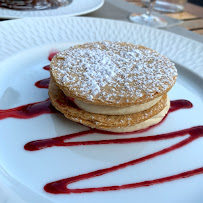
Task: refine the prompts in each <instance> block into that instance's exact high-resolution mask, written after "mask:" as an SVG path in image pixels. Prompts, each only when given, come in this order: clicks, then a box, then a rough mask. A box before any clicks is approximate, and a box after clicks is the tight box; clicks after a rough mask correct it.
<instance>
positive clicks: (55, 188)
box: [0, 53, 203, 194]
mask: <svg viewBox="0 0 203 203" xmlns="http://www.w3.org/2000/svg"><path fill="white" fill-rule="evenodd" d="M54 55H55V53H51V54H50V56H49V60H51V59H52V57H53V56H54ZM43 69H45V70H49V66H45V67H44V68H43ZM48 82H49V78H47V79H44V80H40V81H38V82H36V83H35V86H36V87H38V88H48ZM68 100H69V99H68V98H67V101H68ZM67 103H68V105H69V102H67ZM70 105H72V104H71V102H70ZM187 108H192V103H191V102H189V101H187V100H175V101H171V106H170V110H169V113H171V112H174V111H177V110H179V109H187ZM55 112H57V111H56V110H55V109H54V107H53V106H52V105H51V103H50V101H49V99H47V100H45V101H42V102H36V103H31V104H27V105H23V106H19V107H16V108H13V109H8V110H0V119H5V118H9V117H13V118H18V119H19V118H20V119H29V118H33V117H36V116H40V115H42V114H47V113H55ZM165 118H166V117H165ZM164 120H165V119H164ZM159 124H160V123H159ZM153 127H154V126H153ZM151 128H152V127H149V128H148V129H146V130H149V129H151ZM146 130H144V131H146ZM140 132H143V130H141V131H137V132H131V133H111V132H106V131H101V130H96V129H90V130H86V131H82V132H78V133H73V134H69V135H65V136H60V137H55V138H50V139H44V140H36V141H32V142H29V143H27V144H26V145H25V146H24V148H25V150H28V151H36V150H41V149H44V148H47V147H53V146H66V147H73V146H81V145H104V144H128V143H138V142H154V141H159V140H167V139H172V138H176V137H182V136H185V135H188V134H189V137H187V138H186V139H184V140H182V141H180V142H178V143H176V144H174V145H172V146H170V147H167V148H165V149H162V150H160V151H157V152H155V153H152V154H149V155H147V156H144V157H141V158H138V159H135V160H131V161H129V162H125V163H122V164H119V165H116V166H112V167H109V168H105V169H100V170H96V171H93V172H90V173H85V174H81V175H78V176H73V177H69V178H65V179H62V180H58V181H55V182H52V183H48V184H46V185H45V187H44V190H45V191H46V192H49V193H53V194H70V193H86V192H96V191H97V192H98V191H110V190H122V189H130V188H138V187H146V186H151V185H155V184H160V183H164V182H169V181H173V180H177V179H181V178H186V177H190V176H194V175H198V174H201V173H203V167H201V168H197V169H194V170H190V171H186V172H183V173H179V174H175V175H171V176H167V177H163V178H158V179H154V180H146V181H143V182H137V183H130V184H125V185H119V186H118V185H113V186H107V187H95V188H80V189H69V188H67V186H68V185H69V184H71V183H74V182H78V181H81V180H85V179H90V178H93V177H96V176H101V175H104V174H107V173H112V172H114V171H117V170H120V169H123V168H126V167H128V166H132V165H136V164H139V163H141V162H144V161H147V160H150V159H153V158H155V157H158V156H161V155H163V154H166V153H169V152H171V151H174V150H177V149H179V148H181V147H183V146H185V145H187V144H189V143H191V142H192V141H194V140H196V139H198V138H200V137H203V126H196V127H192V128H188V129H183V130H180V131H176V132H171V133H166V134H160V135H154V136H147V137H134V138H124V139H111V140H97V141H78V142H71V141H70V142H65V141H67V140H71V139H72V138H75V137H80V136H85V135H89V134H92V133H100V134H108V135H126V134H135V133H140Z"/></svg>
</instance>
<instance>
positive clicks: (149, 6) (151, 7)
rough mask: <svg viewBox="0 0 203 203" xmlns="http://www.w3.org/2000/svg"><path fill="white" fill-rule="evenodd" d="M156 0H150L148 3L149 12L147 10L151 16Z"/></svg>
mask: <svg viewBox="0 0 203 203" xmlns="http://www.w3.org/2000/svg"><path fill="white" fill-rule="evenodd" d="M154 2H155V0H149V5H148V8H147V12H146V14H147V15H148V16H151V13H152V9H153V7H154Z"/></svg>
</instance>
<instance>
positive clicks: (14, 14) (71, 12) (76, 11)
mask: <svg viewBox="0 0 203 203" xmlns="http://www.w3.org/2000/svg"><path fill="white" fill-rule="evenodd" d="M103 4H104V0H85V1H84V0H73V1H72V2H71V3H70V4H69V5H67V6H65V7H59V8H57V9H51V10H49V9H48V10H40V11H19V10H12V9H6V8H0V18H5V19H13V18H25V17H44V16H60V15H67V16H76V15H84V14H87V13H91V12H93V11H96V10H97V9H99V8H100V7H102V5H103Z"/></svg>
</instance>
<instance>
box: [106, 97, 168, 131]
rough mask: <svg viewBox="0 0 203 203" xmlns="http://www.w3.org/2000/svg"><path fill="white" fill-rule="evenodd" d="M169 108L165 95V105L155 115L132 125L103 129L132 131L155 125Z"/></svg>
mask: <svg viewBox="0 0 203 203" xmlns="http://www.w3.org/2000/svg"><path fill="white" fill-rule="evenodd" d="M169 108H170V100H169V98H168V97H167V105H166V107H165V108H164V109H163V110H162V111H161V112H160V113H158V114H157V115H155V116H153V117H151V118H150V119H148V120H145V121H143V122H141V123H138V124H136V125H134V126H128V127H120V128H118V127H117V128H108V129H103V130H105V131H110V132H133V131H137V130H142V129H145V128H148V127H150V126H152V125H155V124H157V123H159V122H161V120H162V119H163V118H164V116H165V115H166V114H167V113H168V110H169Z"/></svg>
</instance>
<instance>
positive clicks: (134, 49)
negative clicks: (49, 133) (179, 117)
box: [49, 41, 177, 132]
mask: <svg viewBox="0 0 203 203" xmlns="http://www.w3.org/2000/svg"><path fill="white" fill-rule="evenodd" d="M50 72H51V80H50V84H49V97H50V100H51V103H52V104H53V106H54V107H55V108H56V109H57V110H59V111H60V112H61V113H63V114H64V116H65V117H66V118H68V119H70V120H73V121H75V122H79V123H81V124H83V125H86V126H89V127H91V128H96V129H101V130H106V131H112V132H132V131H136V130H140V129H145V128H147V127H149V126H152V125H155V124H157V123H159V122H160V121H161V120H162V119H163V118H164V116H165V115H166V114H167V112H168V110H169V107H170V101H169V99H168V97H167V92H168V91H169V90H170V89H171V88H172V86H173V85H174V84H175V81H176V78H177V70H176V68H175V66H174V64H173V63H172V62H171V61H170V60H169V59H168V58H166V57H164V56H161V55H160V54H159V53H157V52H156V51H153V50H151V49H149V48H146V47H144V46H141V45H133V44H130V43H125V42H109V41H104V42H94V43H86V44H83V45H77V46H73V47H71V48H69V49H67V50H64V51H62V52H60V53H58V54H57V55H56V56H55V57H54V58H53V59H52V61H51V65H50ZM70 100H71V102H70Z"/></svg>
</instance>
